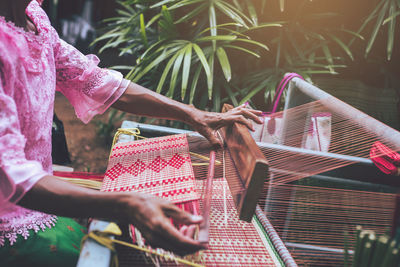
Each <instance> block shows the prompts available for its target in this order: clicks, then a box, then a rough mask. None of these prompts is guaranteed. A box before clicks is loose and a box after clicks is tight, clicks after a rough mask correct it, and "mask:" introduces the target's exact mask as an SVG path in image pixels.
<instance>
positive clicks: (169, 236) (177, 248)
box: [147, 220, 206, 255]
mask: <svg viewBox="0 0 400 267" xmlns="http://www.w3.org/2000/svg"><path fill="white" fill-rule="evenodd" d="M192 231H193V230H192V227H187V229H185V230H184V232H185V233H182V232H180V231H179V230H178V229H176V228H175V227H174V226H173V225H172V224H171V223H169V222H168V220H162V221H161V222H160V223H159V224H158V227H157V230H156V231H154V232H152V233H150V234H149V235H150V237H149V238H147V240H148V241H149V242H150V244H151V245H153V246H157V247H161V248H163V249H166V250H169V251H173V252H174V253H176V254H179V255H186V254H191V253H194V252H196V251H198V250H200V249H205V248H206V246H205V245H203V244H201V243H200V242H198V241H196V240H194V239H193V238H192V237H191V236H189V234H192Z"/></svg>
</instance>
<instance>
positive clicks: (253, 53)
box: [224, 45, 260, 58]
mask: <svg viewBox="0 0 400 267" xmlns="http://www.w3.org/2000/svg"><path fill="white" fill-rule="evenodd" d="M224 47H225V48H233V49H237V50H240V51H243V52H245V53H248V54H250V55H253V56H255V57H256V58H260V55H259V54H257V53H255V52H253V51H251V50H249V49H246V48H243V47H241V46H237V45H224Z"/></svg>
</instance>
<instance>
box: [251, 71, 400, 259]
mask: <svg viewBox="0 0 400 267" xmlns="http://www.w3.org/2000/svg"><path fill="white" fill-rule="evenodd" d="M315 114H329V117H330V121H331V126H330V129H329V131H330V133H329V135H330V140H329V144H328V145H327V147H328V149H326V150H325V151H321V149H318V147H316V148H314V149H305V147H306V145H307V139H308V138H310V129H311V128H312V127H311V125H312V123H313V122H314V125H315V124H316V123H315V121H314V120H313V119H314V118H315V117H316V116H315ZM274 116H276V117H277V118H282V120H283V121H282V125H281V127H282V128H281V130H280V132H281V135H280V138H279V140H278V142H277V143H275V144H271V143H263V142H258V143H257V144H258V145H259V147H260V149H261V150H262V152H263V154H264V155H265V156H266V158H267V159H268V161H269V164H270V179H269V182H268V183H266V184H265V187H264V192H263V195H262V197H261V198H260V200H259V205H260V208H261V209H262V210H263V213H264V214H266V216H267V217H268V219H269V220H270V222H271V223H272V224H273V225H274V227H275V228H276V230H277V232H278V234H279V235H280V237H281V238H282V240H283V242H284V243H285V245H286V246H287V248H288V249H289V251H291V253H292V255H293V257H294V259H295V260H296V262H297V263H298V264H299V265H311V266H341V265H343V264H344V251H343V249H344V248H345V246H346V245H347V246H350V245H351V244H353V242H354V236H355V228H356V225H362V226H363V227H364V228H365V229H371V230H375V231H376V232H377V233H380V234H381V233H385V232H390V231H391V228H392V226H393V220H398V219H397V218H398V217H399V214H398V212H396V213H395V205H396V201H395V200H396V195H395V193H396V192H397V190H398V188H399V187H400V183H399V182H400V181H399V179H398V178H399V177H398V176H395V175H386V174H384V173H382V172H380V171H379V170H378V168H376V167H375V166H374V164H373V163H372V161H371V160H370V159H369V155H370V149H371V148H372V147H373V145H374V144H375V142H377V141H379V142H382V143H384V144H385V145H386V146H387V147H389V148H390V149H391V150H393V151H399V150H400V133H399V132H398V131H396V130H394V129H392V128H390V127H388V126H386V125H384V124H383V123H381V122H379V121H377V120H375V119H373V118H371V117H369V116H368V115H366V114H364V113H362V112H360V111H358V110H356V109H354V108H352V107H351V106H349V105H347V104H345V103H343V102H341V101H340V100H338V99H336V98H334V97H332V96H331V95H329V94H327V93H325V92H323V91H322V90H320V89H318V88H317V87H315V86H312V85H310V84H308V83H306V82H304V81H302V80H301V79H299V78H294V79H293V80H292V82H291V83H290V87H289V92H288V96H287V99H286V103H285V109H284V111H283V112H279V113H278V114H274ZM378 156H382V155H378ZM350 249H351V248H350ZM350 258H351V255H350Z"/></svg>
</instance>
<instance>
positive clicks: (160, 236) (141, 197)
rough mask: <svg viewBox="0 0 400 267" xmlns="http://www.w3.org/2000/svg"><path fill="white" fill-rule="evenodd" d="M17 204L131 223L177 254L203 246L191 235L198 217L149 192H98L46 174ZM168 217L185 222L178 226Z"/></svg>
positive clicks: (198, 219)
mask: <svg viewBox="0 0 400 267" xmlns="http://www.w3.org/2000/svg"><path fill="white" fill-rule="evenodd" d="M18 204H19V205H21V206H23V207H26V208H30V209H36V210H40V211H43V212H47V213H50V214H56V215H60V216H68V217H74V218H90V217H92V218H102V219H106V220H111V221H117V222H118V221H121V222H127V223H131V224H133V225H134V226H135V227H137V228H138V229H139V230H140V232H141V233H142V234H143V236H144V237H145V239H146V240H147V241H148V242H149V243H150V244H151V245H153V246H155V247H161V248H164V249H166V250H169V251H173V252H175V253H177V254H180V255H184V254H188V253H193V252H196V251H197V250H199V249H204V248H205V247H204V245H202V244H200V243H199V242H197V241H195V240H194V239H193V233H194V230H195V224H199V223H200V222H201V221H202V217H200V216H193V215H191V214H189V213H187V212H185V211H182V210H180V209H179V208H178V207H177V206H175V205H174V204H172V203H170V202H168V201H166V200H163V199H161V198H157V197H154V196H151V195H145V194H141V193H134V192H129V193H128V192H100V191H97V190H92V189H88V188H83V187H79V186H77V185H74V184H71V183H69V182H66V181H63V180H60V179H58V178H56V177H54V176H50V175H49V176H45V177H43V178H42V179H40V180H39V181H38V182H37V183H36V184H35V185H34V186H33V187H32V189H31V190H30V191H29V192H28V193H27V194H26V195H25V196H24V197H23V198H22V199H21V200H20V201H19V202H18ZM170 218H172V219H173V220H174V221H175V222H177V223H182V224H184V225H186V226H185V227H182V228H181V229H180V230H178V229H177V228H175V227H174V226H173V225H172V223H171V220H170Z"/></svg>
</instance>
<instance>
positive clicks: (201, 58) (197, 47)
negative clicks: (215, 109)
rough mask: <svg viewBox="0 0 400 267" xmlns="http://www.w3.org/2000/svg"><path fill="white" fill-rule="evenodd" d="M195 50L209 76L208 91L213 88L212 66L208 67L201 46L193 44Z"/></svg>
mask: <svg viewBox="0 0 400 267" xmlns="http://www.w3.org/2000/svg"><path fill="white" fill-rule="evenodd" d="M193 49H194V51H195V52H196V54H197V57H198V58H199V60H200V62H201V64H202V65H203V68H204V71H205V73H206V76H207V85H208V89H210V88H212V77H211V71H210V66H209V65H208V62H207V59H206V57H205V56H204V53H203V50H201V48H200V46H198V45H197V44H193Z"/></svg>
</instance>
